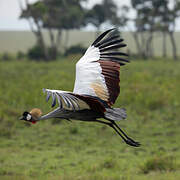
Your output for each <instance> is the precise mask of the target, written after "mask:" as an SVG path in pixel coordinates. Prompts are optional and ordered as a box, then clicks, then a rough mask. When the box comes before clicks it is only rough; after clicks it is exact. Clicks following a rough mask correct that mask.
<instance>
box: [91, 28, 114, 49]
mask: <svg viewBox="0 0 180 180" xmlns="http://www.w3.org/2000/svg"><path fill="white" fill-rule="evenodd" d="M115 29H117V28H111V29H108V30H107V31H105V32H103V33H102V34H100V35H99V36H98V37H97V38H96V39H95V41H94V42H93V43H92V45H91V46H96V44H97V43H98V42H100V41H101V39H103V38H104V37H105V36H106V35H107V34H108V33H110V32H111V31H114V30H115Z"/></svg>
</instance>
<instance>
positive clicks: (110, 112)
mask: <svg viewBox="0 0 180 180" xmlns="http://www.w3.org/2000/svg"><path fill="white" fill-rule="evenodd" d="M104 116H105V118H106V119H108V120H113V121H120V120H122V119H126V117H127V114H126V109H124V108H106V112H105V113H104Z"/></svg>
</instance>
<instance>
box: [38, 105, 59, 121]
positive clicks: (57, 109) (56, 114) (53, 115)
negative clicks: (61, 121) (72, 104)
mask: <svg viewBox="0 0 180 180" xmlns="http://www.w3.org/2000/svg"><path fill="white" fill-rule="evenodd" d="M60 113H61V109H60V108H59V107H58V108H56V109H55V110H53V111H51V112H49V113H48V114H45V115H43V116H41V117H39V118H38V121H40V120H45V119H50V118H55V117H58V115H59V114H60Z"/></svg>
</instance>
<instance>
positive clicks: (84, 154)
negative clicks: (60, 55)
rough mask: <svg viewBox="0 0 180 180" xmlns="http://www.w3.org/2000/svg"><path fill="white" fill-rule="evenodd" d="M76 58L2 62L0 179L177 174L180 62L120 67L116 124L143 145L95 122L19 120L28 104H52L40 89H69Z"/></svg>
mask: <svg viewBox="0 0 180 180" xmlns="http://www.w3.org/2000/svg"><path fill="white" fill-rule="evenodd" d="M74 65H75V61H70V60H66V61H65V60H59V61H56V62H51V63H44V62H39V63H35V62H30V61H14V62H0V179H1V180H24V179H25V180H26V179H27V180H31V179H33V180H34V179H38V180H46V179H51V180H72V179H73V180H141V179H143V180H144V179H145V180H146V179H147V180H154V179H157V180H176V179H180V141H179V139H180V133H179V132H180V128H179V127H180V119H179V117H180V111H179V109H180V70H179V69H180V63H179V62H176V63H175V62H173V61H171V60H169V61H168V60H164V61H163V60H162V61H158V60H151V61H134V62H131V64H128V65H127V66H125V67H123V68H122V69H121V95H120V96H119V98H118V100H117V102H116V104H115V107H125V108H126V109H127V113H128V118H127V120H125V121H121V122H119V125H120V126H121V127H122V129H124V130H125V131H126V132H127V134H128V135H129V136H130V137H133V138H134V139H135V140H137V141H140V142H141V144H142V146H141V147H139V148H133V147H130V146H128V145H126V144H125V143H123V142H122V140H121V139H120V137H119V136H118V135H117V134H115V133H114V132H113V131H112V130H111V129H110V128H108V127H105V126H103V125H100V124H94V123H83V122H74V121H73V122H67V121H65V120H64V121H61V120H53V119H52V120H47V121H44V122H39V123H37V124H35V125H30V124H28V123H25V122H22V121H19V120H18V118H19V116H20V115H21V113H22V112H23V111H25V110H31V108H34V107H39V108H41V109H42V111H43V112H44V113H46V112H48V111H50V110H51V107H50V103H46V102H45V95H44V94H43V93H42V88H54V89H64V90H72V89H73V83H74V73H75V68H74Z"/></svg>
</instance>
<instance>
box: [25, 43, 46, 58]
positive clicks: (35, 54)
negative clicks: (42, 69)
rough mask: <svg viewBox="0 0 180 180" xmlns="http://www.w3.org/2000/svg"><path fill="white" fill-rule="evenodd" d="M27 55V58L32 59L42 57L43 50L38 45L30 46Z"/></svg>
mask: <svg viewBox="0 0 180 180" xmlns="http://www.w3.org/2000/svg"><path fill="white" fill-rule="evenodd" d="M27 56H28V58H29V59H34V60H40V59H44V53H43V50H42V49H41V47H40V46H39V45H35V46H33V47H32V48H30V49H29V50H28V52H27Z"/></svg>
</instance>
